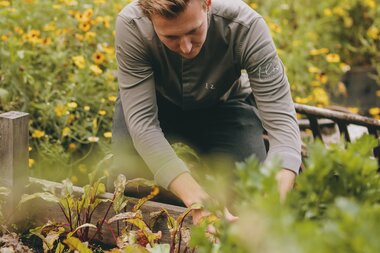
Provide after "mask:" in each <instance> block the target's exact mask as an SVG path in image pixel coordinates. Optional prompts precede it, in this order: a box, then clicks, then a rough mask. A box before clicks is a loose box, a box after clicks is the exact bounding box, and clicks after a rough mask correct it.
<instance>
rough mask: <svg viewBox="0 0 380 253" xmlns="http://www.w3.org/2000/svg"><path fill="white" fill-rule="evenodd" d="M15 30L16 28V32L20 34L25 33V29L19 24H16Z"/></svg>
mask: <svg viewBox="0 0 380 253" xmlns="http://www.w3.org/2000/svg"><path fill="white" fill-rule="evenodd" d="M14 30H15V33H18V34H20V35H21V34H23V33H24V30H23V29H22V28H21V27H19V26H16V27H15V29H14Z"/></svg>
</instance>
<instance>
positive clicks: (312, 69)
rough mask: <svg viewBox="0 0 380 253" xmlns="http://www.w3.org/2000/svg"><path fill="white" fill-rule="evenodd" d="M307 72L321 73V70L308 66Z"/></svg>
mask: <svg viewBox="0 0 380 253" xmlns="http://www.w3.org/2000/svg"><path fill="white" fill-rule="evenodd" d="M308 70H309V72H310V73H312V74H316V73H321V70H320V69H319V68H317V67H315V66H310V67H309V69H308Z"/></svg>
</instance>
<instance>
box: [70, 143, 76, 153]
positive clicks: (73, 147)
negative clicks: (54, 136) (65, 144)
mask: <svg viewBox="0 0 380 253" xmlns="http://www.w3.org/2000/svg"><path fill="white" fill-rule="evenodd" d="M76 149H77V144H75V143H70V144H69V151H71V152H73V151H75V150H76Z"/></svg>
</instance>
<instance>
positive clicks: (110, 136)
mask: <svg viewBox="0 0 380 253" xmlns="http://www.w3.org/2000/svg"><path fill="white" fill-rule="evenodd" d="M103 136H104V137H105V138H108V139H109V138H112V132H105V133H104V134H103Z"/></svg>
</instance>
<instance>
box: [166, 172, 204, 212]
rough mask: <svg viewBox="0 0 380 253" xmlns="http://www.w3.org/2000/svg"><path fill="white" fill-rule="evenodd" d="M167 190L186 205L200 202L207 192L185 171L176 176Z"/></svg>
mask: <svg viewBox="0 0 380 253" xmlns="http://www.w3.org/2000/svg"><path fill="white" fill-rule="evenodd" d="M169 190H170V191H171V192H172V193H174V194H175V195H176V196H177V197H179V198H180V199H181V200H182V201H183V203H184V204H185V205H186V206H187V207H189V206H191V205H192V204H194V203H202V201H203V200H205V199H207V198H208V194H207V193H206V192H205V191H204V190H203V189H202V187H201V186H200V185H199V184H198V183H197V182H196V181H195V179H194V178H193V177H192V176H191V174H190V173H187V172H185V173H182V174H180V175H179V176H178V177H176V178H175V179H174V180H173V181H172V182H171V183H170V185H169Z"/></svg>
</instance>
